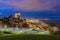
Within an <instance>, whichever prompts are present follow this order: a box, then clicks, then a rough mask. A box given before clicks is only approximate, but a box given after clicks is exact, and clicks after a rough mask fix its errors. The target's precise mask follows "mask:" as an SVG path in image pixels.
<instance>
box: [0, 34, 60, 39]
mask: <svg viewBox="0 0 60 40" xmlns="http://www.w3.org/2000/svg"><path fill="white" fill-rule="evenodd" d="M0 40H60V35H34V34H30V35H28V34H27V35H26V34H24V35H11V36H6V37H0Z"/></svg>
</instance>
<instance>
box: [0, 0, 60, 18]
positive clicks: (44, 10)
mask: <svg viewBox="0 0 60 40" xmlns="http://www.w3.org/2000/svg"><path fill="white" fill-rule="evenodd" d="M17 10H18V11H19V12H20V13H21V16H22V17H23V18H60V0H0V18H2V17H4V16H6V17H8V16H9V15H11V14H12V15H14V14H15V12H16V11H17Z"/></svg>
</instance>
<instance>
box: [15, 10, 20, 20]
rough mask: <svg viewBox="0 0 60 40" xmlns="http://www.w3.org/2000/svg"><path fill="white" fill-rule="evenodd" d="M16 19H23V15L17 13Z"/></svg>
mask: <svg viewBox="0 0 60 40" xmlns="http://www.w3.org/2000/svg"><path fill="white" fill-rule="evenodd" d="M15 18H16V19H20V18H21V14H20V13H19V12H18V11H17V12H16V13H15Z"/></svg>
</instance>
